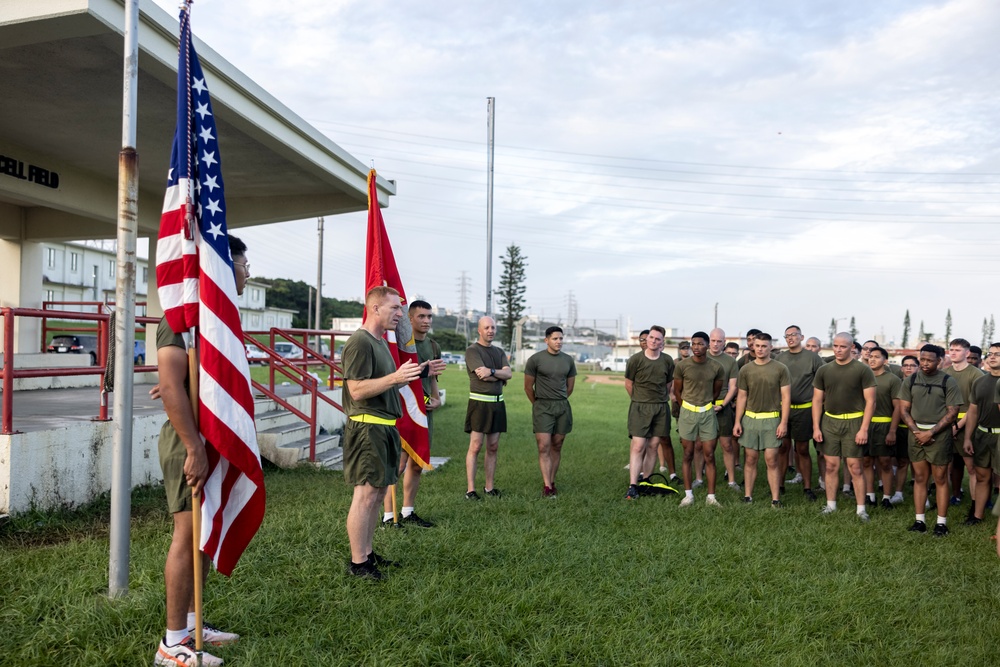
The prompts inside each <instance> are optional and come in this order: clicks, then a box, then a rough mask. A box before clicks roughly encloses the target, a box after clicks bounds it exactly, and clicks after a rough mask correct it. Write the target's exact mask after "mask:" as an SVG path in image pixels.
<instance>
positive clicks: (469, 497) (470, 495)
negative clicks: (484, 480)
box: [465, 491, 480, 500]
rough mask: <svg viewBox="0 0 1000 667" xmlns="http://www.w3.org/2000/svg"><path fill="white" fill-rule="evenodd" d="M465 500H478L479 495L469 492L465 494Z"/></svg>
mask: <svg viewBox="0 0 1000 667" xmlns="http://www.w3.org/2000/svg"><path fill="white" fill-rule="evenodd" d="M465 499H466V500H480V498H479V494H478V493H476V492H475V491H469V492H468V493H466V494H465Z"/></svg>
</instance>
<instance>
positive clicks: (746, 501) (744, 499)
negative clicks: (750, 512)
mask: <svg viewBox="0 0 1000 667" xmlns="http://www.w3.org/2000/svg"><path fill="white" fill-rule="evenodd" d="M743 502H744V503H746V504H748V505H749V504H750V503H752V502H753V498H751V497H750V496H743Z"/></svg>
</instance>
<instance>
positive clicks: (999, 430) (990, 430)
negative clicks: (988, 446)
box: [976, 426, 1000, 435]
mask: <svg viewBox="0 0 1000 667" xmlns="http://www.w3.org/2000/svg"><path fill="white" fill-rule="evenodd" d="M976 428H978V429H979V430H980V431H982V432H983V433H993V434H994V435H996V434H998V433H1000V428H986V427H985V426H977V427H976Z"/></svg>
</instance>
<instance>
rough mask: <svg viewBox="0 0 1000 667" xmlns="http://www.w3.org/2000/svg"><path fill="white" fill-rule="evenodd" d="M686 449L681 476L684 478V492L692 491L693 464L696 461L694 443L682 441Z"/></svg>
mask: <svg viewBox="0 0 1000 667" xmlns="http://www.w3.org/2000/svg"><path fill="white" fill-rule="evenodd" d="M681 447H683V448H684V458H683V460H682V461H681V474H682V475H683V476H684V490H685V491H690V490H691V463H692V462H693V461H694V441H693V440H684V439H683V438H682V439H681Z"/></svg>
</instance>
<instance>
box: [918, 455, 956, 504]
mask: <svg viewBox="0 0 1000 667" xmlns="http://www.w3.org/2000/svg"><path fill="white" fill-rule="evenodd" d="M930 474H931V464H930V463H928V462H927V461H914V462H913V510H914V512H915V513H916V514H923V513H924V511H925V510H924V504H925V503H926V502H927V478H928V477H930ZM945 502H946V503H947V502H948V499H947V498H945Z"/></svg>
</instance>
